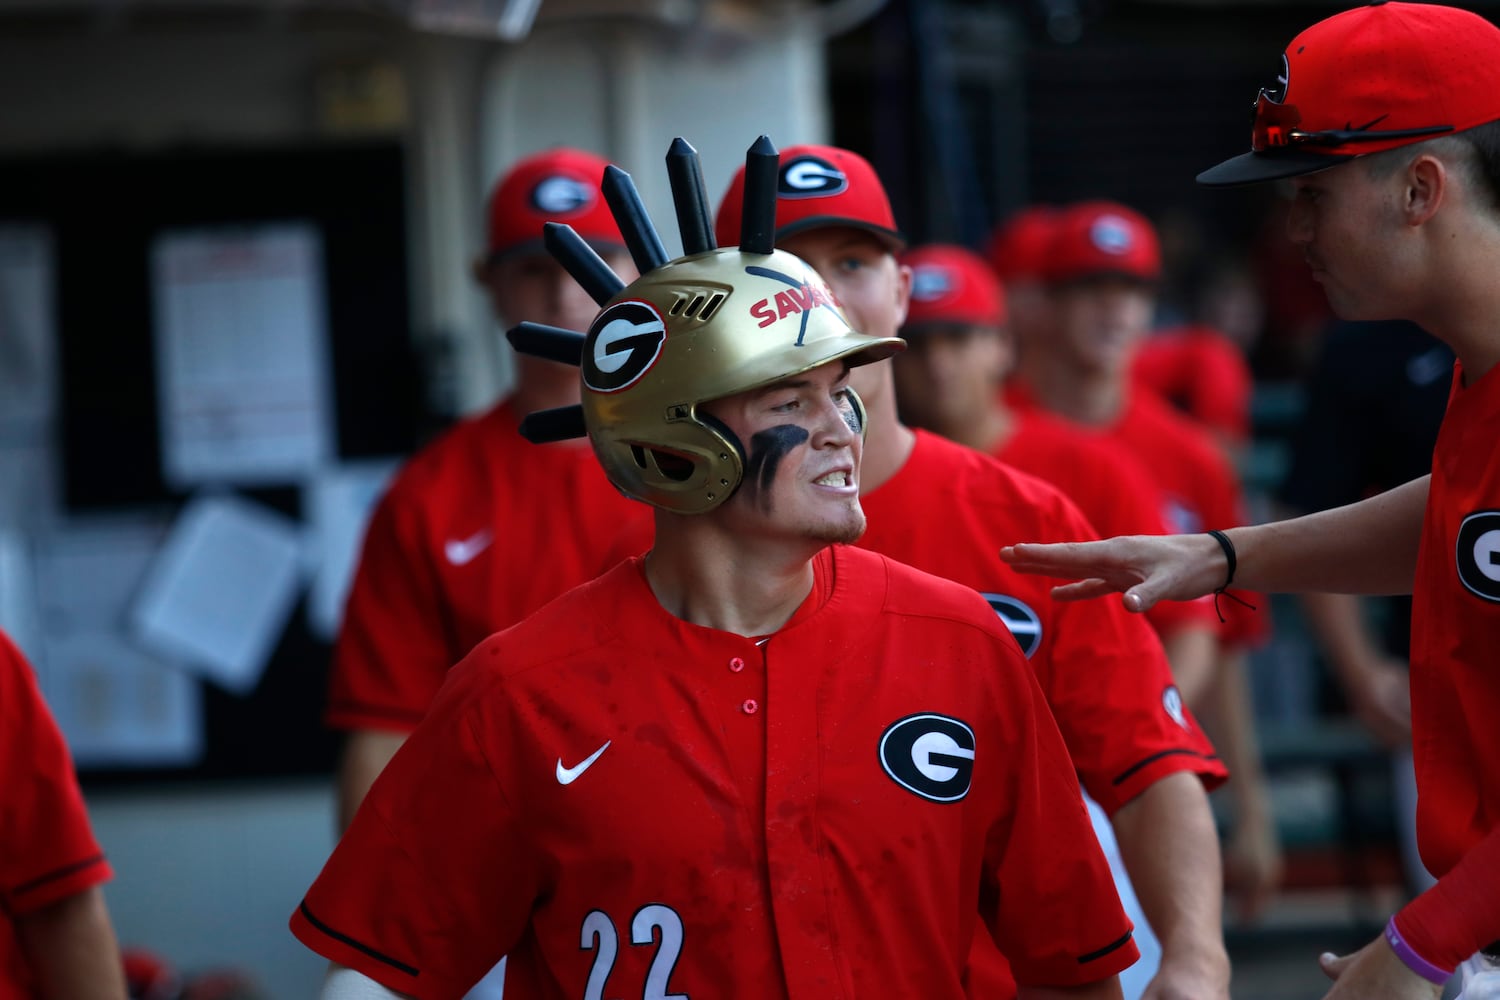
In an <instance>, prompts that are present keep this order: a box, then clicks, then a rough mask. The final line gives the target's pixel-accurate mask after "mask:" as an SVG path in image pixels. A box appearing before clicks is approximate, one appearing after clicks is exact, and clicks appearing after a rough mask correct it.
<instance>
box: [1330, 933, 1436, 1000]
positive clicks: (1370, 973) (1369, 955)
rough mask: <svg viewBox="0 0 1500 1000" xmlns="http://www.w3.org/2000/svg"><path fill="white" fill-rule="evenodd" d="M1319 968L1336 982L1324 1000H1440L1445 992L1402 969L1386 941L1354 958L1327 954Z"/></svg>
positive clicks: (1372, 942) (1371, 944)
mask: <svg viewBox="0 0 1500 1000" xmlns="http://www.w3.org/2000/svg"><path fill="white" fill-rule="evenodd" d="M1318 964H1319V965H1321V966H1322V967H1323V974H1324V975H1325V976H1327V977H1328V978H1329V979H1332V980H1333V986H1332V987H1330V988H1329V990H1328V992H1327V993H1326V994H1325V995H1324V997H1323V1000H1438V997H1439V996H1441V995H1442V992H1443V988H1442V987H1441V986H1437V985H1434V984H1432V983H1429V982H1428V981H1427V980H1425V979H1423V978H1422V977H1421V976H1418V975H1417V974H1416V973H1415V972H1412V971H1411V970H1410V969H1408V968H1407V967H1406V966H1405V965H1403V964H1402V962H1401V959H1399V958H1397V957H1396V953H1395V952H1393V951H1391V948H1390V945H1388V944H1386V943H1385V938H1384V937H1379V938H1376V939H1375V940H1374V941H1371V942H1370V943H1369V944H1367V945H1365V946H1364V947H1363V948H1361V949H1360V950H1359V951H1356V952H1355V953H1354V954H1352V955H1342V956H1335V955H1331V954H1327V953H1325V954H1323V955H1321V956H1320V957H1319V958H1318Z"/></svg>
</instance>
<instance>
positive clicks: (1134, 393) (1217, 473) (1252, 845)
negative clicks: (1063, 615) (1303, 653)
mask: <svg viewBox="0 0 1500 1000" xmlns="http://www.w3.org/2000/svg"><path fill="white" fill-rule="evenodd" d="M1042 272H1043V280H1044V281H1045V283H1046V285H1047V288H1048V290H1049V297H1050V300H1051V307H1050V310H1049V313H1048V315H1049V317H1050V320H1051V323H1052V329H1051V331H1050V333H1049V335H1047V336H1044V337H1037V338H1035V339H1034V341H1033V342H1032V343H1029V344H1028V345H1027V347H1026V349H1025V350H1023V351H1022V352H1021V357H1020V361H1019V364H1018V366H1017V370H1016V374H1015V377H1014V378H1013V379H1011V380H1010V382H1009V383H1008V384H1007V389H1006V398H1007V401H1008V402H1009V403H1010V404H1011V405H1012V406H1013V407H1014V408H1015V409H1017V410H1018V411H1020V412H1023V413H1024V412H1030V411H1031V410H1034V409H1038V408H1042V409H1046V410H1048V411H1050V412H1052V413H1055V414H1058V415H1060V416H1062V417H1064V418H1066V419H1068V420H1070V421H1072V422H1073V423H1074V424H1075V425H1077V426H1079V427H1082V428H1085V429H1087V430H1089V431H1091V432H1092V433H1094V434H1096V435H1098V436H1099V438H1100V439H1101V440H1102V441H1103V442H1105V443H1106V444H1108V445H1109V446H1111V447H1115V448H1119V449H1122V450H1124V451H1127V452H1129V453H1130V454H1131V455H1133V456H1134V457H1135V458H1136V459H1138V460H1139V461H1140V463H1141V464H1142V465H1143V466H1145V468H1146V469H1147V471H1148V472H1150V474H1151V475H1152V476H1153V478H1154V479H1155V481H1156V483H1157V486H1158V488H1159V489H1160V490H1161V491H1162V493H1163V494H1165V496H1166V499H1167V508H1166V511H1165V514H1164V517H1165V519H1166V521H1167V523H1168V524H1169V525H1170V526H1172V528H1173V530H1176V531H1196V530H1201V529H1203V528H1221V527H1227V526H1230V525H1234V524H1239V523H1241V522H1242V521H1243V520H1244V517H1243V514H1242V505H1241V503H1240V495H1239V484H1238V482H1237V479H1236V476H1235V474H1234V470H1233V468H1232V467H1231V466H1230V465H1229V462H1228V460H1227V459H1226V457H1225V455H1224V452H1223V451H1222V449H1220V448H1219V446H1218V444H1217V443H1216V442H1215V441H1214V439H1213V438H1212V437H1211V436H1210V435H1209V434H1208V433H1207V432H1206V431H1204V430H1202V429H1201V428H1199V427H1197V426H1195V425H1194V424H1193V423H1192V422H1191V421H1189V420H1188V419H1187V418H1186V417H1184V416H1182V415H1180V414H1178V413H1176V412H1175V411H1174V410H1172V408H1171V407H1170V406H1169V405H1168V404H1167V403H1165V402H1163V401H1162V400H1160V399H1158V398H1156V397H1155V396H1154V395H1153V394H1151V393H1148V392H1142V391H1139V390H1137V389H1135V387H1134V386H1133V385H1132V383H1131V379H1130V366H1131V360H1132V356H1133V354H1134V349H1135V347H1136V346H1137V345H1138V344H1139V342H1140V341H1141V339H1142V338H1143V337H1144V336H1145V335H1146V332H1147V330H1148V328H1149V325H1150V321H1151V315H1152V312H1153V309H1154V305H1155V298H1156V287H1157V283H1158V282H1159V280H1160V278H1161V248H1160V244H1159V242H1158V240H1157V236H1156V230H1155V227H1154V226H1152V224H1151V223H1150V221H1149V220H1147V219H1146V218H1145V217H1144V216H1142V215H1141V214H1140V213H1138V212H1136V211H1134V210H1133V209H1130V208H1128V207H1126V206H1124V205H1120V204H1116V203H1114V202H1105V201H1090V202H1081V203H1078V204H1075V205H1070V206H1068V207H1066V208H1065V209H1063V210H1061V211H1060V212H1059V213H1058V215H1057V217H1056V218H1055V219H1054V221H1053V224H1052V227H1051V240H1050V241H1049V244H1048V250H1047V254H1046V257H1045V260H1044V262H1043V264H1042ZM1252 604H1253V605H1255V606H1256V607H1261V606H1263V605H1264V602H1263V601H1261V600H1259V599H1258V598H1256V597H1254V596H1250V595H1246V596H1245V597H1241V598H1240V600H1239V601H1237V602H1236V601H1227V600H1226V601H1222V602H1218V605H1217V606H1218V607H1219V608H1220V609H1221V613H1222V615H1223V616H1224V617H1225V618H1227V619H1228V623H1227V625H1225V626H1224V627H1223V628H1222V629H1221V630H1220V636H1219V638H1220V655H1219V658H1218V661H1217V664H1216V665H1215V667H1214V668H1213V670H1212V671H1211V683H1210V684H1208V685H1206V686H1205V687H1203V688H1201V689H1200V690H1201V691H1202V692H1203V694H1204V696H1205V698H1206V699H1207V700H1206V701H1204V702H1190V704H1192V705H1193V707H1194V708H1196V709H1199V710H1200V711H1202V712H1204V714H1205V715H1206V716H1210V723H1211V724H1215V725H1216V728H1215V730H1214V735H1215V742H1216V743H1217V745H1218V746H1219V749H1220V751H1221V752H1222V753H1223V754H1224V757H1225V760H1227V761H1228V763H1229V767H1230V770H1231V771H1233V773H1234V775H1235V781H1234V783H1233V784H1232V785H1231V786H1230V788H1229V794H1230V795H1231V797H1232V799H1233V806H1234V824H1233V831H1232V834H1231V838H1230V840H1229V841H1228V843H1227V850H1226V856H1225V869H1226V875H1227V876H1228V880H1229V884H1230V886H1231V888H1232V889H1234V890H1235V895H1236V898H1237V901H1238V902H1239V903H1240V906H1241V909H1242V911H1243V912H1244V914H1245V915H1246V916H1247V917H1254V916H1255V915H1256V914H1257V913H1259V912H1260V911H1261V910H1262V909H1263V908H1264V907H1265V906H1266V905H1267V904H1268V903H1269V901H1270V899H1271V897H1272V895H1273V894H1274V892H1275V889H1276V886H1277V885H1278V883H1279V882H1280V879H1281V851H1280V846H1279V843H1278V841H1277V837H1276V828H1275V823H1274V819H1273V817H1272V815H1271V808H1270V795H1269V792H1268V791H1267V789H1266V781H1265V777H1264V774H1263V773H1262V768H1261V762H1260V749H1259V746H1258V744H1257V741H1256V738H1255V730H1254V713H1253V710H1252V706H1251V702H1250V694H1249V684H1248V681H1247V679H1246V677H1245V670H1246V666H1245V662H1244V650H1245V648H1246V647H1247V646H1248V645H1250V644H1252V643H1255V642H1258V641H1260V639H1261V638H1262V637H1263V635H1264V633H1265V630H1266V626H1265V619H1264V616H1258V615H1257V614H1256V613H1255V612H1254V611H1253V610H1252V608H1251V607H1250V606H1249V605H1252ZM1210 713H1211V715H1210Z"/></svg>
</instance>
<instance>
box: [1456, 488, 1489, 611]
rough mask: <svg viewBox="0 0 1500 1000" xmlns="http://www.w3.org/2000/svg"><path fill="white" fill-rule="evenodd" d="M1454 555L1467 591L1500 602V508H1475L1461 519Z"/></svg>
mask: <svg viewBox="0 0 1500 1000" xmlns="http://www.w3.org/2000/svg"><path fill="white" fill-rule="evenodd" d="M1454 558H1455V560H1456V561H1457V563H1458V579H1459V581H1460V582H1462V583H1463V585H1464V587H1465V588H1466V589H1467V590H1468V591H1469V593H1471V594H1473V595H1475V596H1476V597H1481V598H1483V599H1484V600H1486V601H1494V602H1495V603H1497V604H1500V510H1477V511H1475V512H1474V513H1472V514H1470V515H1468V516H1467V517H1465V518H1464V519H1463V522H1462V523H1461V524H1460V525H1459V527H1458V543H1457V545H1456V546H1455V551H1454Z"/></svg>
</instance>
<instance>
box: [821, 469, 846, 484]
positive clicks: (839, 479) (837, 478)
mask: <svg viewBox="0 0 1500 1000" xmlns="http://www.w3.org/2000/svg"><path fill="white" fill-rule="evenodd" d="M818 482H819V483H820V484H822V485H824V486H847V485H848V484H849V477H848V475H847V474H845V473H842V472H830V473H829V474H828V475H826V476H823V477H822V478H820V479H819V480H818Z"/></svg>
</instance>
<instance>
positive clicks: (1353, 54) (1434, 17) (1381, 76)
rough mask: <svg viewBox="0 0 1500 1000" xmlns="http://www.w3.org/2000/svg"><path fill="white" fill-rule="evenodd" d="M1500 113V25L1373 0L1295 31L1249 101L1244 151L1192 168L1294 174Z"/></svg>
mask: <svg viewBox="0 0 1500 1000" xmlns="http://www.w3.org/2000/svg"><path fill="white" fill-rule="evenodd" d="M1496 119H1500V28H1496V27H1495V25H1493V24H1491V23H1490V22H1489V21H1487V20H1485V19H1484V18H1482V17H1480V16H1479V15H1478V14H1474V13H1471V12H1469V11H1466V10H1459V9H1458V8H1456V7H1444V6H1440V5H1438V4H1428V3H1398V2H1394V0H1376V2H1375V3H1372V4H1370V5H1369V6H1366V7H1357V8H1355V9H1354V10H1348V11H1344V12H1343V13H1342V14H1335V15H1334V16H1333V17H1330V18H1328V19H1326V20H1323V21H1319V22H1318V23H1317V24H1314V25H1313V26H1312V27H1310V28H1308V29H1307V30H1306V31H1304V32H1302V34H1300V35H1298V36H1297V37H1296V38H1294V39H1292V44H1290V45H1288V46H1287V49H1286V52H1285V53H1284V54H1283V55H1282V57H1281V76H1280V77H1279V78H1278V79H1277V81H1276V83H1275V85H1274V86H1271V87H1266V88H1263V89H1262V90H1261V92H1260V94H1259V96H1258V97H1257V99H1256V102H1255V120H1254V126H1253V128H1252V130H1251V141H1250V150H1251V151H1250V152H1248V153H1243V154H1241V155H1239V156H1236V157H1233V158H1231V159H1228V160H1225V161H1224V162H1223V163H1220V164H1218V165H1217V166H1214V167H1210V168H1209V169H1207V170H1205V171H1203V173H1201V174H1199V175H1198V183H1199V184H1207V185H1211V186H1222V185H1230V184H1250V183H1254V182H1256V181H1267V180H1275V179H1277V178H1281V177H1295V176H1297V175H1299V174H1306V173H1311V172H1313V171H1314V170H1323V169H1325V168H1327V167H1331V166H1335V165H1336V164H1339V163H1343V162H1344V161H1345V160H1350V159H1353V158H1354V157H1356V156H1360V155H1362V154H1366V153H1378V152H1380V151H1381V150H1386V149H1395V148H1397V147H1398V146H1405V145H1409V144H1410V143H1414V142H1421V141H1422V140H1424V139H1431V138H1433V137H1435V136H1439V135H1444V134H1448V133H1452V132H1461V131H1463V130H1464V129H1469V128H1473V127H1475V126H1476V125H1483V124H1485V123H1486V122H1491V121H1495V120H1496Z"/></svg>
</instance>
